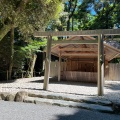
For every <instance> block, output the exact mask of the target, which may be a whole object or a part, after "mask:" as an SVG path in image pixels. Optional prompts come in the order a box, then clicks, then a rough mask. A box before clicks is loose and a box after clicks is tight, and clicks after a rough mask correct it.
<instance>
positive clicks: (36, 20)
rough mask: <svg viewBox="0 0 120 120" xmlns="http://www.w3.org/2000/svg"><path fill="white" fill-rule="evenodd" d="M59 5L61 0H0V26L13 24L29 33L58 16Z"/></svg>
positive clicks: (41, 28)
mask: <svg viewBox="0 0 120 120" xmlns="http://www.w3.org/2000/svg"><path fill="white" fill-rule="evenodd" d="M61 6H62V3H61V0H47V1H44V0H9V1H8V0H1V1H0V22H1V23H2V27H4V26H5V25H9V24H14V27H18V28H19V30H20V31H21V32H22V33H24V34H25V35H26V34H30V33H33V32H34V31H35V30H44V28H45V26H46V25H47V23H48V22H49V21H50V20H51V19H55V18H57V17H58V15H59V13H60V11H61V9H62V8H61ZM9 30H10V28H9Z"/></svg>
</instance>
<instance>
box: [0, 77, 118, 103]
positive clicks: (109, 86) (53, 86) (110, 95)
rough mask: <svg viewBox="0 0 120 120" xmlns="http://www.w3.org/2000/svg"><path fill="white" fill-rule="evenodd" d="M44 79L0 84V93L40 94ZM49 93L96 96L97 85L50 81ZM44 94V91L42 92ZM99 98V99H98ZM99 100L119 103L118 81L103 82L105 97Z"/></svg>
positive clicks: (25, 79) (37, 78) (35, 78)
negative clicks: (103, 99)
mask: <svg viewBox="0 0 120 120" xmlns="http://www.w3.org/2000/svg"><path fill="white" fill-rule="evenodd" d="M43 79H44V77H34V78H23V79H17V80H15V81H11V82H9V83H0V92H12V93H14V92H17V91H20V90H25V91H27V92H33V93H40V92H41V91H42V89H43ZM49 91H51V92H59V93H69V94H70V93H71V94H77V95H83V96H94V97H98V96H97V84H93V83H81V82H70V81H69V82H68V81H61V82H58V81H57V79H56V80H55V79H54V80H52V79H51V80H50V84H49ZM43 92H45V91H43ZM99 98H100V97H99ZM101 98H105V99H109V100H110V101H115V102H116V101H117V102H119V101H120V81H105V95H104V96H103V97H101Z"/></svg>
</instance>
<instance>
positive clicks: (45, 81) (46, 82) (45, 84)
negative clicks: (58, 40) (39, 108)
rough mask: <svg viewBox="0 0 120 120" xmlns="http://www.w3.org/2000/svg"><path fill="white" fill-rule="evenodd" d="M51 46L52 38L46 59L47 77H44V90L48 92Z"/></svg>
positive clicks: (48, 41)
mask: <svg viewBox="0 0 120 120" xmlns="http://www.w3.org/2000/svg"><path fill="white" fill-rule="evenodd" d="M51 44H52V36H48V40H47V49H46V58H45V75H44V86H43V89H44V90H48V84H49V75H50V62H51Z"/></svg>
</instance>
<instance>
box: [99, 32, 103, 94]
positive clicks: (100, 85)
mask: <svg viewBox="0 0 120 120" xmlns="http://www.w3.org/2000/svg"><path fill="white" fill-rule="evenodd" d="M103 94H104V45H103V35H102V34H101V35H99V36H98V96H102V95H103Z"/></svg>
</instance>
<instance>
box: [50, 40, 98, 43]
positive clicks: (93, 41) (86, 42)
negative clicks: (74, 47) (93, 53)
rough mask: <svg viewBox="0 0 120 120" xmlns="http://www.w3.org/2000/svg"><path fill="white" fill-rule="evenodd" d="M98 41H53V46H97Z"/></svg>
mask: <svg viewBox="0 0 120 120" xmlns="http://www.w3.org/2000/svg"><path fill="white" fill-rule="evenodd" d="M97 43H98V41H97V40H63V41H53V42H52V44H97Z"/></svg>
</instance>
